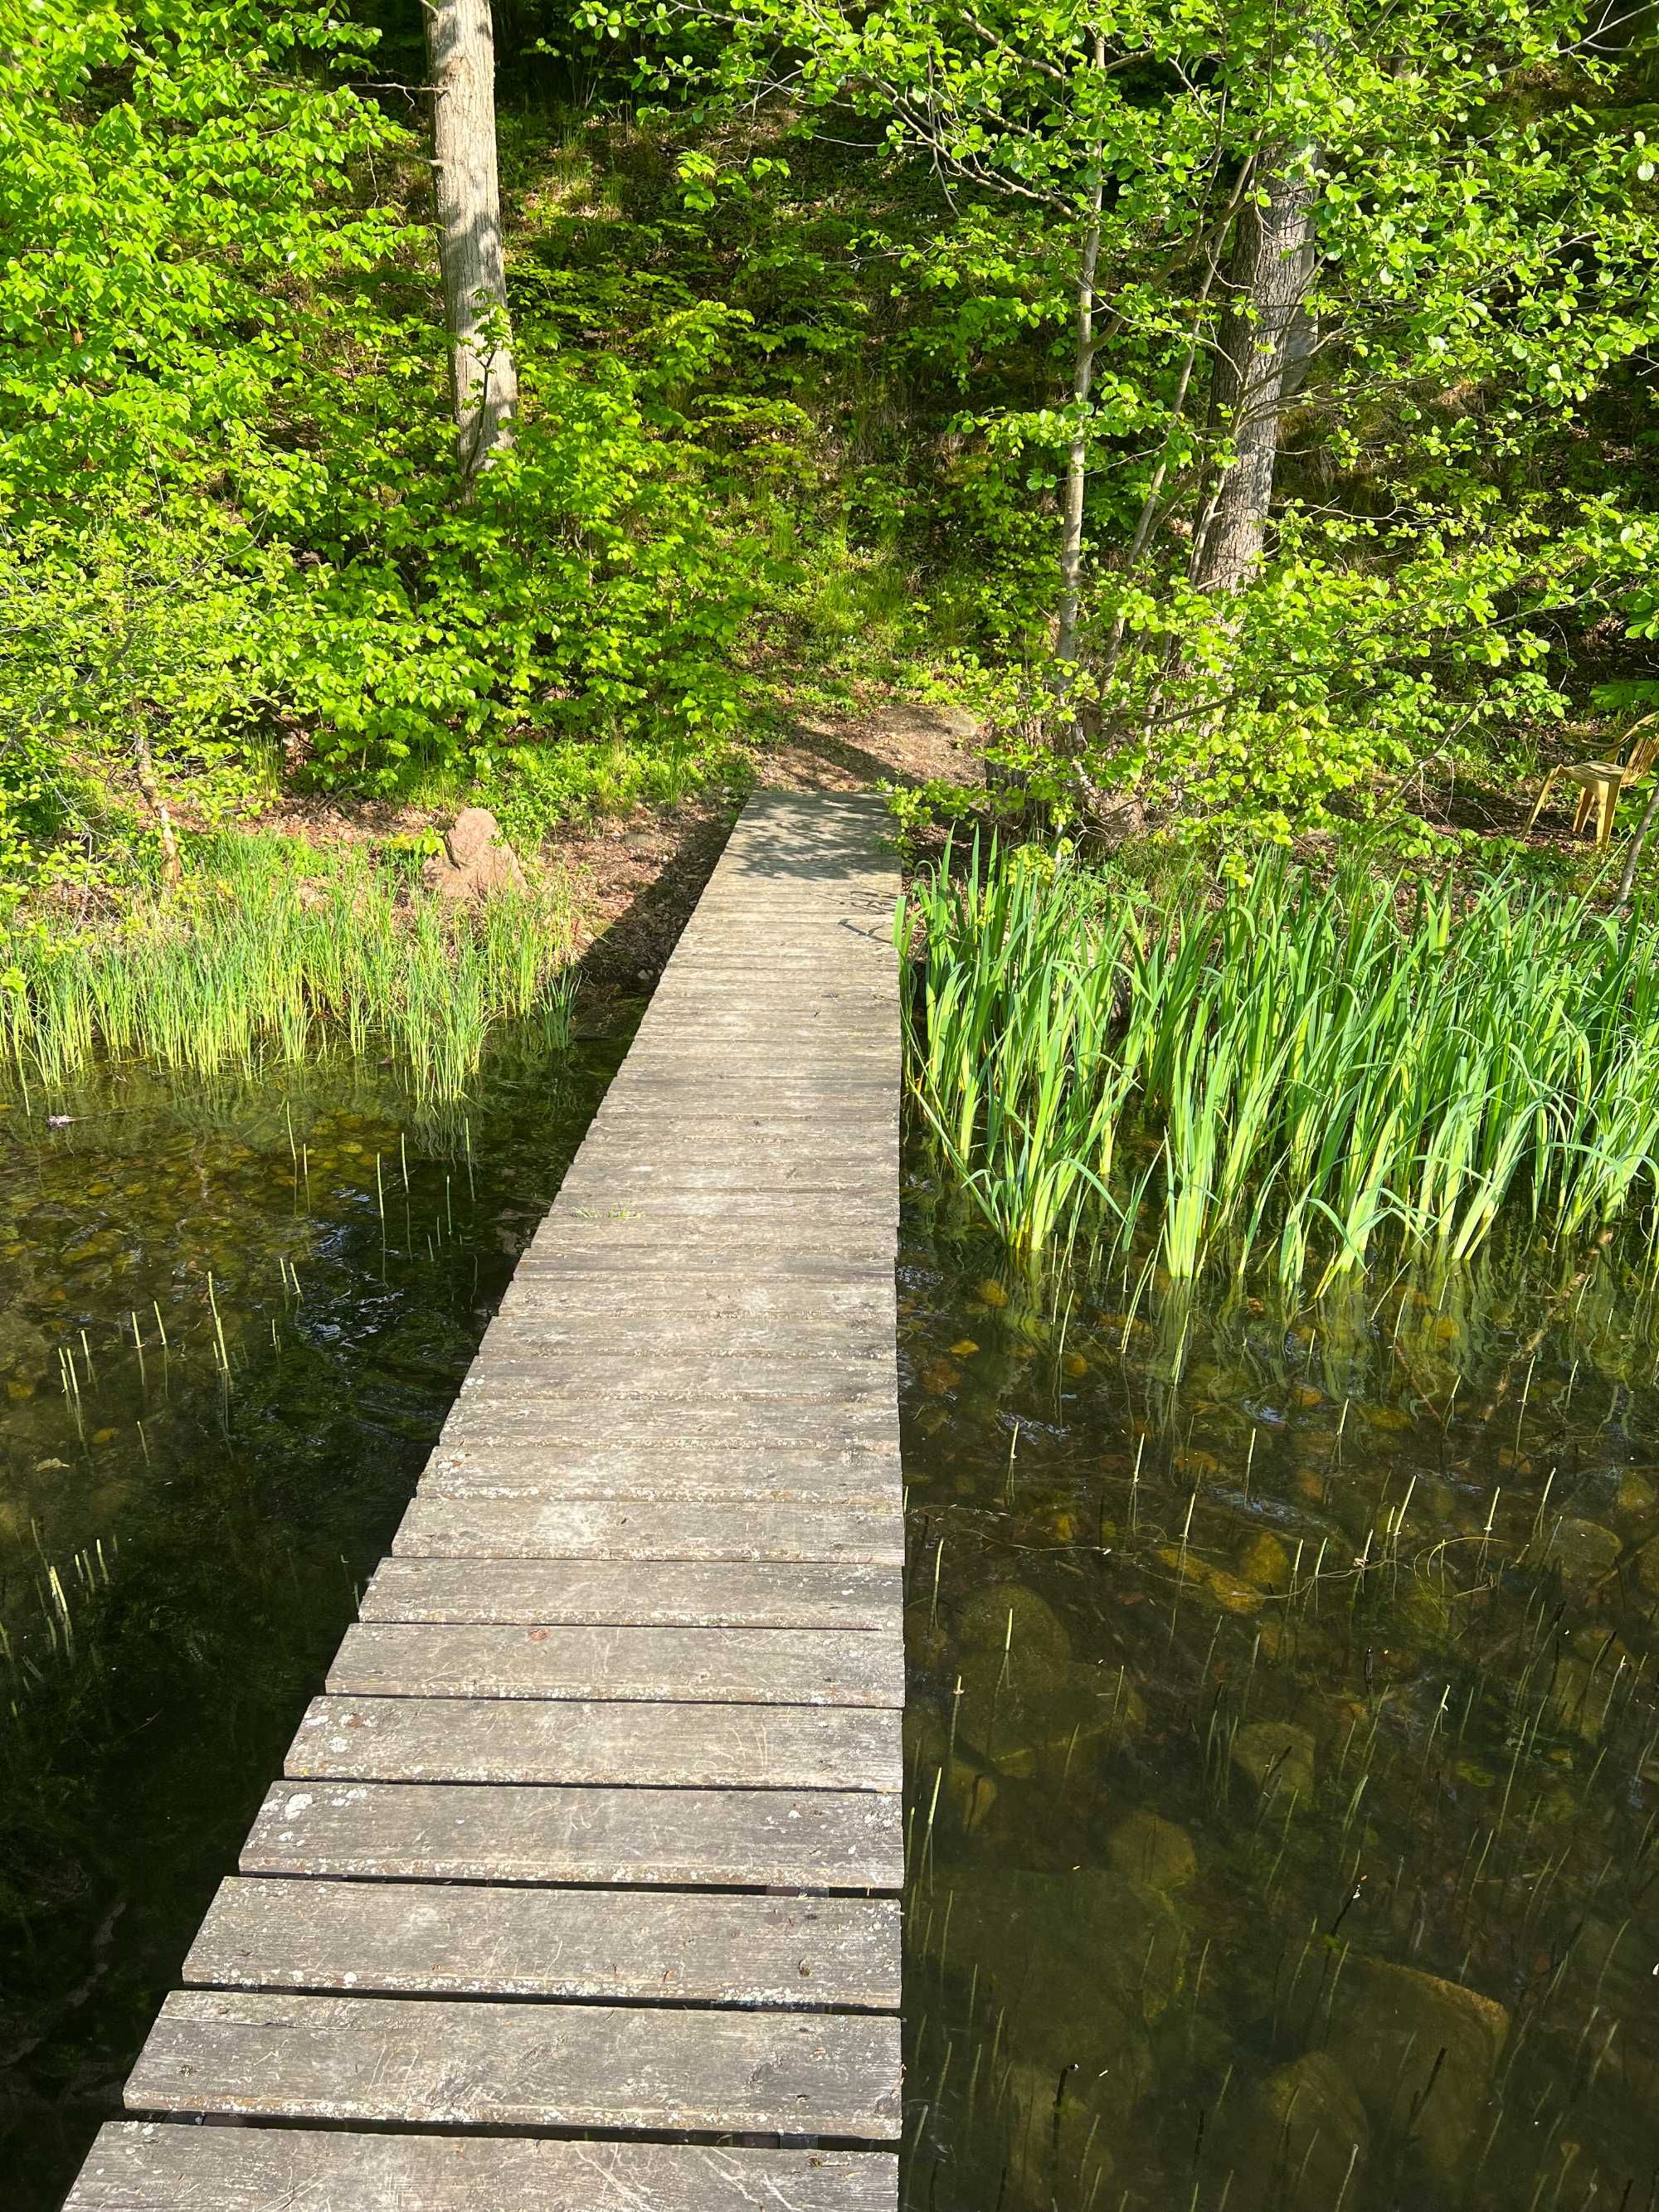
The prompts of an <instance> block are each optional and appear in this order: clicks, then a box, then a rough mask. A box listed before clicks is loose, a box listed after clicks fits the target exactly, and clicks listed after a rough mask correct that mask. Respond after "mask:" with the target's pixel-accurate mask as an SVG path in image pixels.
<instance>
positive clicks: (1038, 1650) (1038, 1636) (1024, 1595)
mask: <svg viewBox="0 0 1659 2212" xmlns="http://www.w3.org/2000/svg"><path fill="white" fill-rule="evenodd" d="M957 1635H958V1637H959V1638H960V1639H961V1641H962V1643H963V1646H964V1648H965V1649H966V1650H969V1651H973V1652H994V1654H995V1655H996V1656H997V1659H998V1661H999V1663H1000V1661H1001V1659H1002V1657H1003V1655H1004V1653H1005V1652H1006V1655H1007V1659H1008V1668H1009V1679H1010V1680H1012V1681H1016V1682H1018V1683H1020V1684H1022V1685H1023V1684H1024V1683H1026V1682H1028V1681H1030V1680H1036V1679H1040V1678H1041V1677H1042V1676H1043V1675H1044V1674H1047V1673H1048V1671H1049V1670H1050V1669H1052V1668H1055V1667H1058V1666H1060V1665H1061V1664H1063V1662H1065V1661H1066V1660H1067V1659H1069V1658H1070V1657H1071V1656H1072V1639H1071V1638H1070V1637H1069V1636H1068V1635H1067V1634H1066V1629H1065V1626H1064V1624H1063V1623H1062V1622H1061V1620H1060V1615H1059V1614H1058V1613H1056V1612H1055V1611H1054V1607H1052V1606H1051V1605H1049V1604H1048V1602H1047V1601H1045V1600H1044V1599H1042V1598H1040V1597H1039V1596H1038V1595H1037V1594H1036V1591H1035V1590H1030V1589H1026V1588H1025V1585H1024V1583H986V1584H985V1585H984V1587H983V1588H982V1589H976V1590H975V1592H974V1594H973V1595H972V1596H971V1597H969V1598H968V1599H966V1600H965V1601H963V1605H962V1607H960V1609H959V1610H958V1612H957Z"/></svg>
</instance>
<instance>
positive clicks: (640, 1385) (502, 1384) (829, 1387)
mask: <svg viewBox="0 0 1659 2212" xmlns="http://www.w3.org/2000/svg"><path fill="white" fill-rule="evenodd" d="M600 1341H603V1340H600ZM612 1341H614V1340H612ZM463 1387H464V1389H465V1390H466V1392H467V1395H469V1396H470V1397H473V1398H479V1399H488V1398H492V1397H504V1396H511V1397H514V1398H517V1399H520V1400H524V1399H526V1398H581V1399H587V1400H593V1399H599V1400H602V1401H605V1402H606V1403H614V1402H616V1401H617V1400H618V1399H621V1400H623V1401H625V1402H631V1403H634V1404H641V1403H646V1402H650V1401H658V1400H661V1401H666V1402H668V1403H670V1404H675V1405H684V1404H694V1405H695V1404H696V1403H698V1402H700V1401H708V1400H710V1399H712V1398H714V1396H716V1395H718V1394H720V1393H721V1392H722V1391H723V1392H724V1394H725V1395H726V1397H727V1398H729V1399H730V1400H731V1401H732V1402H734V1403H736V1404H739V1405H743V1404H747V1403H748V1402H750V1401H751V1400H757V1399H758V1400H765V1399H775V1398H779V1399H787V1400H788V1401H790V1402H791V1403H793V1404H796V1405H811V1406H817V1407H824V1408H832V1407H836V1406H867V1405H872V1404H878V1405H884V1407H885V1408H886V1410H887V1411H888V1412H889V1413H891V1412H892V1410H893V1405H894V1399H895V1393H896V1390H897V1388H898V1359H897V1356H896V1352H894V1351H892V1350H890V1349H889V1348H887V1347H886V1346H871V1347H870V1348H869V1349H868V1350H867V1351H866V1352H865V1353H864V1354H863V1356H862V1357H861V1358H848V1357H847V1356H845V1355H844V1354H843V1355H842V1357H841V1358H835V1357H833V1356H831V1355H829V1354H827V1353H824V1352H814V1351H813V1350H811V1348H810V1347H809V1348H807V1349H805V1350H804V1351H799V1352H783V1353H778V1354H774V1355H772V1356H771V1357H766V1356H764V1355H763V1356H762V1357H760V1358H756V1359H753V1360H746V1361H742V1362H739V1361H738V1360H734V1359H732V1358H731V1357H730V1355H729V1354H721V1353H718V1352H714V1351H713V1350H712V1349H711V1350H710V1351H708V1352H703V1353H702V1354H700V1355H699V1356H698V1357H696V1358H675V1357H674V1356H673V1354H672V1353H671V1352H670V1353H668V1354H666V1355H662V1354H659V1353H658V1352H656V1351H655V1350H654V1348H647V1347H646V1346H638V1347H636V1348H635V1350H634V1351H632V1352H625V1353H623V1354H621V1355H618V1354H617V1353H616V1352H612V1351H610V1350H606V1351H603V1352H601V1351H599V1350H597V1349H595V1348H593V1347H592V1346H588V1347H586V1348H584V1349H583V1350H581V1351H579V1352H562V1351H561V1350H560V1349H559V1348H558V1347H557V1346H550V1345H546V1344H541V1345H537V1346H532V1347H530V1348H528V1349H526V1348H525V1347H524V1346H521V1345H520V1344H516V1343H515V1342H514V1341H513V1339H512V1337H511V1336H507V1335H501V1334H497V1333H496V1332H495V1330H494V1329H493V1328H492V1329H489V1330H486V1331H485V1334H484V1340H483V1344H482V1345H481V1346H479V1348H478V1357H477V1360H476V1361H475V1363H474V1364H473V1368H472V1372H471V1374H470V1375H469V1376H468V1377H467V1379H466V1383H465V1385H464V1386H463Z"/></svg>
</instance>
